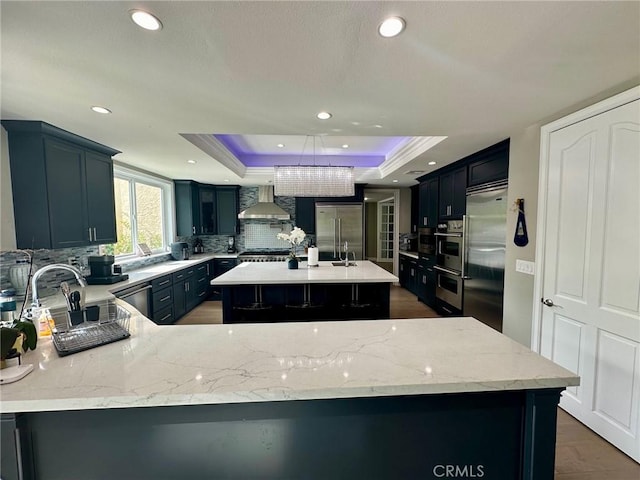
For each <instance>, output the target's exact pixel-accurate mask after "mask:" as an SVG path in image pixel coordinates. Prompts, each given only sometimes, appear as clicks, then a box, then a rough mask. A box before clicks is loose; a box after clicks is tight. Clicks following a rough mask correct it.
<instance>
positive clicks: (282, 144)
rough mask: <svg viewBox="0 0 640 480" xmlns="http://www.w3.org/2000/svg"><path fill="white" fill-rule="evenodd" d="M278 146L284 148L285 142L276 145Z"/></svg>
mask: <svg viewBox="0 0 640 480" xmlns="http://www.w3.org/2000/svg"><path fill="white" fill-rule="evenodd" d="M276 147H278V148H284V143H279V144H278V145H276Z"/></svg>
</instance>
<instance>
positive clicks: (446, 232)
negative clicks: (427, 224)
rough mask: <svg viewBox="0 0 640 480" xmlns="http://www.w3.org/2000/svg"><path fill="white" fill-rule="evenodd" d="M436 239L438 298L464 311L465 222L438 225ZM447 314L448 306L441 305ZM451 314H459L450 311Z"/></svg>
mask: <svg viewBox="0 0 640 480" xmlns="http://www.w3.org/2000/svg"><path fill="white" fill-rule="evenodd" d="M434 235H435V238H436V265H435V267H434V268H435V270H436V272H437V281H436V298H438V299H440V300H442V301H443V302H445V303H446V304H448V305H450V306H452V307H454V308H456V309H457V310H459V311H462V293H463V291H464V255H465V248H464V220H450V221H448V222H446V223H441V224H439V225H438V229H437V231H436V233H435V234H434ZM441 308H442V309H443V310H444V311H445V312H446V311H447V307H446V305H441ZM449 313H452V314H453V313H458V312H454V311H450V312H449Z"/></svg>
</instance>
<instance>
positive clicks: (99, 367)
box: [0, 315, 579, 413]
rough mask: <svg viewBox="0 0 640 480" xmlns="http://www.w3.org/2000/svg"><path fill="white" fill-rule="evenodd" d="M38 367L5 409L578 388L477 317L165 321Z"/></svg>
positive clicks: (48, 358)
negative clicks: (231, 322) (220, 322)
mask: <svg viewBox="0 0 640 480" xmlns="http://www.w3.org/2000/svg"><path fill="white" fill-rule="evenodd" d="M24 362H25V363H32V364H34V367H35V368H34V371H33V372H32V373H30V374H29V375H27V376H26V377H25V378H23V379H21V380H20V381H18V382H16V383H12V384H5V385H2V386H0V398H1V402H0V405H1V411H2V412H3V413H8V412H31V411H56V410H87V409H106V408H131V407H157V406H171V405H203V404H224V403H243V402H265V401H287V400H304V399H328V398H353V397H378V396H392V395H420V394H440V393H456V392H458V393H459V392H479V391H483V392H487V391H504V390H522V389H539V388H562V387H565V386H568V385H578V381H579V379H578V378H577V377H576V375H574V374H573V373H571V372H569V371H567V370H565V369H563V368H561V367H559V366H557V365H556V364H554V363H552V362H550V361H549V360H546V359H544V358H542V357H540V356H539V355H537V354H535V353H533V352H531V351H530V350H529V349H527V348H525V347H524V346H522V345H520V344H518V343H516V342H514V341H512V340H510V339H509V338H507V337H505V336H504V335H501V334H499V333H497V332H496V331H494V330H492V329H491V328H489V327H487V326H485V325H484V324H482V323H480V322H478V321H477V320H475V319H473V318H468V317H461V318H451V317H450V318H431V319H401V320H368V321H349V322H317V323H311V322H309V323H306V322H305V323H270V324H241V325H173V326H162V327H160V326H157V325H155V324H154V323H152V322H151V321H149V320H148V319H146V318H145V317H143V316H141V315H133V317H132V326H131V338H129V339H126V340H122V341H119V342H116V343H113V344H110V345H105V346H102V347H98V348H94V349H92V350H87V351H84V352H80V353H77V354H73V355H69V356H67V357H58V355H57V354H56V352H55V350H54V348H53V346H52V345H51V341H50V340H48V339H47V340H41V341H40V342H39V344H38V347H37V349H36V351H34V352H29V353H28V354H27V355H26V356H25V357H24Z"/></svg>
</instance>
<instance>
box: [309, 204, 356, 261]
mask: <svg viewBox="0 0 640 480" xmlns="http://www.w3.org/2000/svg"><path fill="white" fill-rule="evenodd" d="M363 215H364V214H363V207H362V203H353V204H329V203H316V244H317V245H316V246H317V247H318V255H319V258H320V260H321V261H323V260H340V259H341V258H340V257H341V254H342V255H343V256H344V244H345V242H348V245H349V247H348V248H349V258H350V259H351V258H352V255H355V260H362V259H363V244H364V241H363V240H364V228H363V224H364V220H363V218H364V216H363ZM351 252H353V253H351Z"/></svg>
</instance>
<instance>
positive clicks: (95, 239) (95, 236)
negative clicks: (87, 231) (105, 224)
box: [93, 227, 98, 242]
mask: <svg viewBox="0 0 640 480" xmlns="http://www.w3.org/2000/svg"><path fill="white" fill-rule="evenodd" d="M96 232H97V230H96V227H93V241H94V242H97V241H98V234H97V233H96Z"/></svg>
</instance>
